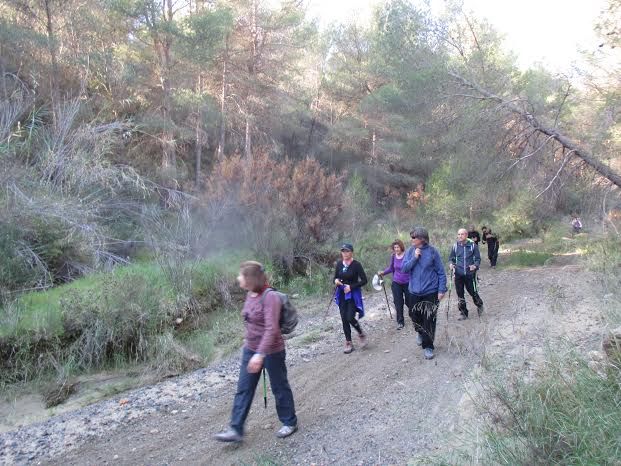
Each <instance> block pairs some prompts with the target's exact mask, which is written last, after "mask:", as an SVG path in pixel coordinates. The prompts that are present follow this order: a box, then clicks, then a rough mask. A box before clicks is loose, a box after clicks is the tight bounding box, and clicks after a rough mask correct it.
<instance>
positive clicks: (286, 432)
mask: <svg viewBox="0 0 621 466" xmlns="http://www.w3.org/2000/svg"><path fill="white" fill-rule="evenodd" d="M296 430H298V426H282V427H281V428H280V429H279V430H278V432H276V437H278V438H285V437H289V436H290V435H291V434H293V433H294V432H295V431H296Z"/></svg>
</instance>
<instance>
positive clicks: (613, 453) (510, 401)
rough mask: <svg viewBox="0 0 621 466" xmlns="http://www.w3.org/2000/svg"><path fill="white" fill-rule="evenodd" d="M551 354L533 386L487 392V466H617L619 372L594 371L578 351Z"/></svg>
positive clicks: (502, 384) (620, 450)
mask: <svg viewBox="0 0 621 466" xmlns="http://www.w3.org/2000/svg"><path fill="white" fill-rule="evenodd" d="M555 354H558V352H557V351H555V352H550V353H549V355H548V360H549V363H548V364H547V365H546V367H545V369H544V371H543V372H542V373H540V374H539V377H538V378H537V379H536V380H535V382H534V383H526V382H523V381H522V380H520V379H517V378H516V380H515V382H514V384H513V385H512V386H510V387H507V385H506V379H504V378H503V380H498V381H497V382H496V383H495V384H494V385H493V386H492V387H490V390H489V391H488V393H489V394H490V395H491V396H492V398H491V399H489V400H487V402H488V403H489V404H488V406H489V407H492V406H494V407H496V408H497V409H494V408H490V409H489V411H488V414H490V415H491V416H492V417H493V419H495V420H496V422H495V423H490V424H488V428H489V429H488V431H487V433H486V435H485V442H484V444H483V445H484V450H483V458H480V459H479V460H480V461H481V462H482V463H483V464H486V463H487V464H490V463H500V464H510V465H535V464H540V465H548V464H616V463H617V462H618V459H619V457H620V454H621V378H620V375H621V374H620V373H619V369H618V368H614V367H609V368H608V370H607V372H605V373H602V372H598V371H597V370H594V369H591V368H590V367H589V365H588V364H587V362H586V361H585V360H584V359H582V358H581V357H580V356H579V355H578V354H576V353H575V352H571V353H569V354H566V355H565V356H563V357H558V356H555Z"/></svg>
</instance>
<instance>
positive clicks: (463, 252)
mask: <svg viewBox="0 0 621 466" xmlns="http://www.w3.org/2000/svg"><path fill="white" fill-rule="evenodd" d="M480 265H481V254H480V253H479V247H478V246H477V245H476V243H475V242H474V241H473V240H472V239H470V238H468V231H467V230H466V229H465V228H461V229H460V230H459V231H458V232H457V242H456V243H455V244H454V245H453V247H452V248H451V254H450V255H449V267H450V268H451V270H455V289H456V290H457V296H458V297H459V313H460V314H461V315H460V316H459V318H458V319H457V320H464V319H467V318H468V308H467V307H466V299H465V294H464V287H465V288H466V290H468V293H469V294H470V296H472V300H473V301H474V304H475V306H476V307H477V311H478V313H479V316H481V314H482V313H483V300H482V299H481V297H480V296H479V290H478V286H477V270H478V269H479V267H480Z"/></svg>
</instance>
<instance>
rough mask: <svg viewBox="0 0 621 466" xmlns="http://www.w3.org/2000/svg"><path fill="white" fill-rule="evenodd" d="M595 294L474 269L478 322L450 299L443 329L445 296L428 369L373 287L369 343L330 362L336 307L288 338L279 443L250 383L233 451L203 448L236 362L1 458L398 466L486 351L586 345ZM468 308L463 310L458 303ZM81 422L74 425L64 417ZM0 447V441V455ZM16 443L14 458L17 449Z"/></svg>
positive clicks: (220, 416) (581, 282) (464, 409)
mask: <svg viewBox="0 0 621 466" xmlns="http://www.w3.org/2000/svg"><path fill="white" fill-rule="evenodd" d="M597 288H598V287H597V284H596V283H595V280H594V278H593V277H591V276H590V275H589V274H588V273H586V272H584V271H582V270H581V269H580V267H578V266H576V265H565V266H558V265H553V266H548V267H540V268H533V269H521V270H490V269H484V270H483V271H482V272H481V286H480V289H481V296H482V298H483V299H484V301H485V304H486V310H485V313H484V315H483V316H482V318H481V319H478V318H477V317H476V312H473V313H472V314H471V316H472V315H474V317H471V318H470V319H469V320H467V321H464V322H458V321H457V320H456V317H457V300H456V295H455V293H454V292H453V294H452V297H451V315H450V318H449V322H448V325H447V322H446V301H444V302H443V304H442V306H441V308H440V315H439V320H438V328H437V335H436V358H435V359H433V360H431V361H427V360H424V359H423V356H422V351H421V349H420V348H419V347H417V346H416V344H415V339H414V332H413V329H412V327H411V325H409V326H407V327H406V329H404V330H402V331H397V330H396V328H395V325H394V322H392V321H390V320H389V319H388V317H387V313H386V308H385V301H384V296H383V293H381V292H380V293H374V294H371V295H370V296H368V297H367V300H366V306H367V317H365V319H364V320H363V322H364V326H365V328H366V329H367V331H368V333H369V335H370V339H371V343H370V344H369V346H368V348H366V349H364V350H356V351H354V352H353V353H352V354H351V355H345V354H343V353H342V336H341V334H342V331H341V330H340V321H339V320H338V319H337V317H336V315H335V312H334V308H333V313H332V316H331V317H330V318H329V319H328V320H327V321H322V320H321V316H320V314H316V316H315V318H311V319H310V320H309V321H308V322H305V324H304V327H305V333H304V334H302V335H301V336H299V337H296V338H293V339H292V340H290V341H289V342H288V358H289V360H290V362H291V364H290V381H291V384H292V387H293V390H294V396H295V400H296V404H297V411H298V417H299V422H300V430H299V432H298V433H296V434H294V435H293V436H292V437H290V438H288V439H285V440H279V439H276V438H275V437H274V432H275V430H277V429H278V427H279V423H278V419H277V417H276V413H275V409H274V400H273V396H272V395H271V393H270V394H269V396H268V408H267V409H266V410H265V409H263V399H262V390H261V387H259V389H258V391H257V395H256V397H255V404H254V406H253V409H252V411H251V413H250V416H249V419H248V423H247V435H246V438H245V441H244V443H243V444H241V445H239V446H231V445H223V444H219V443H217V442H215V441H213V440H212V439H211V435H212V434H213V433H214V432H216V431H218V430H219V429H220V428H222V427H224V426H225V424H226V422H227V420H228V417H229V414H230V407H231V403H232V398H233V394H234V390H235V383H236V372H237V369H236V361H231V362H230V363H229V364H228V365H224V366H219V368H217V369H214V370H210V369H207V370H204V371H202V372H198V373H195V374H194V375H190V376H184V377H186V379H184V378H179V379H177V380H175V381H168V382H166V384H168V385H165V386H164V388H161V387H159V388H158V387H151V388H149V390H151V391H155V393H163V394H165V395H166V394H168V395H170V394H171V392H173V393H174V391H175V389H176V388H175V387H179V388H178V389H179V390H180V391H181V390H182V388H181V387H182V385H183V384H185V383H186V382H185V380H190V379H189V378H192V377H193V379H192V380H194V382H193V383H194V384H195V385H194V387H196V384H198V385H199V386H200V385H201V384H202V386H203V389H204V391H203V392H201V396H198V397H179V398H178V399H175V400H174V401H172V402H170V403H167V405H166V408H165V409H160V408H159V407H158V408H154V409H147V408H146V407H145V408H144V409H143V410H142V411H141V412H140V413H134V414H132V415H127V413H126V415H125V416H120V417H119V418H118V419H117V420H116V421H115V422H114V423H112V424H111V425H110V427H109V428H105V426H104V427H103V430H102V429H99V430H97V431H93V432H92V433H89V432H87V431H85V432H84V435H80V436H73V437H70V438H69V437H67V436H65V437H62V438H63V439H69V440H65V441H64V442H65V443H64V445H62V444H61V445H60V447H59V446H57V447H56V448H52V449H47V450H45V451H43V452H40V451H39V450H36V449H35V450H33V451H34V452H33V451H29V450H27V449H25V447H23V446H22V443H23V442H26V443H27V442H28V441H31V442H37V441H39V439H38V438H37V436H40V435H42V434H41V429H39V430H37V429H36V427H33V428H25V429H22V431H23V432H20V433H19V436H16V437H8V436H6V435H5V437H4V445H5V446H6V445H9V446H10V445H11V443H10V442H11V441H13V439H14V438H18V439H19V445H17V444H15V445H13V449H9V452H8V453H7V454H6V455H5V456H4V459H5V460H7V461H8V462H9V463H11V462H16V463H20V462H21V461H23V460H28V461H26V462H35V463H37V464H63V465H66V464H108V463H109V464H128V465H129V464H131V465H135V464H184V465H185V464H217V465H228V464H266V463H269V462H273V463H276V464H318V465H319V464H360V465H372V464H405V463H407V462H408V460H411V459H412V458H414V457H416V456H419V455H423V454H433V453H434V452H435V451H438V450H442V449H445V448H446V447H447V443H446V441H445V440H446V439H447V438H448V437H449V435H450V433H452V432H455V431H456V430H459V429H460V428H461V425H462V424H463V423H465V422H467V421H468V419H469V417H470V416H473V415H474V411H473V410H472V409H471V407H470V406H469V398H468V395H467V394H465V388H464V387H465V386H466V384H467V382H468V380H469V378H470V376H471V374H472V371H473V370H474V369H475V368H476V367H478V366H479V364H480V362H481V359H482V357H483V356H484V355H485V358H486V360H488V361H489V360H499V361H502V362H503V363H504V364H507V365H511V364H536V363H537V361H538V360H540V359H541V358H542V356H543V352H544V345H545V342H546V341H547V340H548V339H549V338H553V339H554V338H560V337H565V338H570V339H572V340H573V341H574V342H575V343H577V344H579V345H581V346H583V347H584V348H586V349H598V346H599V341H600V340H599V339H600V335H601V331H602V329H601V322H600V321H599V311H598V308H599V306H600V302H599V300H598V299H599V298H598V293H597ZM469 307H471V308H472V310H474V307H472V304H471V302H470V301H469ZM302 311H304V310H302ZM315 312H320V311H318V310H315ZM393 313H394V309H393ZM311 337H312V338H311ZM308 340H316V341H315V342H311V343H306V342H307V341H308ZM188 383H189V382H188ZM175 384H176V385H175ZM158 390H159V392H158ZM194 390H196V388H194ZM136 396H138V395H136ZM171 396H172V395H171ZM130 400H131V398H130ZM132 404H134V405H135V406H137V405H138V403H134V402H133V400H132V401H131V402H130V406H131V405H132ZM145 406H146V405H145ZM105 409H106V410H113V411H115V410H116V411H118V412H121V413H122V412H123V411H124V410H127V409H129V408H128V407H127V406H123V405H120V404H119V403H118V399H116V400H113V401H111V402H110V403H109V404H108V405H106V408H105ZM80 415H81V416H82V417H86V416H84V414H80V413H77V414H75V415H74V416H80ZM63 423H65V424H69V423H70V422H69V421H68V420H65V421H63ZM29 429H30V430H29ZM50 429H52V424H50V426H49V428H47V430H48V431H49V430H50ZM48 435H49V433H48ZM59 438H60V437H59ZM2 441H3V437H2V436H0V446H2V443H1V442H2ZM61 441H62V440H61ZM20 447H21V448H22V451H21V453H19V454H18V453H15V451H14V450H17V449H18V448H20ZM63 450H64V452H63V453H61V451H63ZM0 462H2V455H0Z"/></svg>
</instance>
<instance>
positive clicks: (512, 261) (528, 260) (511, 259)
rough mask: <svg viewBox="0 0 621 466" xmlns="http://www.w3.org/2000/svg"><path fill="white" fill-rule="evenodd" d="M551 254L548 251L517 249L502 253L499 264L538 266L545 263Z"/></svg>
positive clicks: (505, 265) (504, 265)
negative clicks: (505, 253)
mask: <svg viewBox="0 0 621 466" xmlns="http://www.w3.org/2000/svg"><path fill="white" fill-rule="evenodd" d="M553 256H554V254H551V253H548V252H537V251H521V250H518V251H512V252H511V254H508V255H504V256H503V257H502V262H501V261H499V264H501V265H502V266H503V267H539V266H542V265H545V263H546V261H547V260H548V259H550V258H552V257H553Z"/></svg>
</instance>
